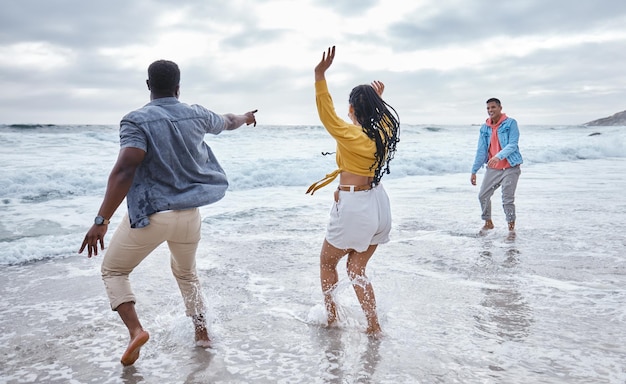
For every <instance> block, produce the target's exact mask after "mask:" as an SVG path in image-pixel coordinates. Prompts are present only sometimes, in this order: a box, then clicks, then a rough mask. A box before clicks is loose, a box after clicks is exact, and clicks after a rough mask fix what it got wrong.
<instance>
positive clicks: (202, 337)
mask: <svg viewBox="0 0 626 384" xmlns="http://www.w3.org/2000/svg"><path fill="white" fill-rule="evenodd" d="M196 346H197V347H202V348H211V339H210V338H209V333H208V331H207V329H206V327H196Z"/></svg>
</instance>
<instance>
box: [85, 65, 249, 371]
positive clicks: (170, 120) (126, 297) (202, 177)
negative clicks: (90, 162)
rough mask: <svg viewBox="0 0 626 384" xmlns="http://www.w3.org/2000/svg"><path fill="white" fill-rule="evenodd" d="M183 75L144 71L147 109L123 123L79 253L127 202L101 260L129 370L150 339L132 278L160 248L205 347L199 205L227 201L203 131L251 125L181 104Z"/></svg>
mask: <svg viewBox="0 0 626 384" xmlns="http://www.w3.org/2000/svg"><path fill="white" fill-rule="evenodd" d="M179 82H180V70H179V68H178V65H176V63H174V62H172V61H168V60H158V61H155V62H154V63H152V64H151V65H150V66H149V67H148V80H146V83H147V85H148V89H149V90H150V103H148V104H146V105H145V106H143V107H142V108H139V109H137V110H135V111H132V112H130V113H128V114H127V115H126V116H124V118H123V119H122V122H121V123H120V152H119V155H118V158H117V162H116V163H115V165H114V166H113V169H112V170H111V173H110V175H109V180H108V184H107V188H106V192H105V195H104V200H103V202H102V204H101V206H100V209H99V210H98V215H97V216H96V218H95V220H94V224H93V226H92V227H91V229H89V231H88V232H87V234H86V235H85V239H84V240H83V244H82V246H81V248H80V250H79V251H78V252H79V253H82V252H83V250H84V249H85V247H86V248H87V252H88V257H91V256H92V254H94V255H97V254H98V244H100V249H104V235H105V234H106V232H107V228H108V224H109V219H110V218H111V216H113V213H114V212H115V211H116V210H117V208H118V207H119V205H120V204H121V203H122V201H123V200H124V199H125V198H126V205H127V207H128V213H127V214H126V215H125V217H124V219H123V220H122V222H121V223H120V224H119V225H118V227H117V229H116V231H115V233H114V234H113V237H112V238H111V242H110V244H109V247H108V249H107V251H106V253H105V255H104V259H103V260H102V267H101V271H102V280H103V281H104V285H105V288H106V292H107V295H108V297H109V302H110V305H111V309H112V310H114V311H117V313H118V315H119V316H120V318H121V319H122V321H123V322H124V324H125V325H126V327H127V328H128V332H129V335H130V341H129V343H128V347H127V348H126V351H125V352H124V353H123V354H122V358H121V359H120V361H121V363H122V364H123V365H125V366H126V365H132V364H133V363H134V362H135V361H136V360H137V359H138V358H139V351H140V349H141V347H142V346H143V345H144V344H145V343H146V342H147V341H148V339H149V338H150V335H149V334H148V332H147V331H145V330H144V329H143V327H142V325H141V323H140V322H139V318H138V316H137V312H136V311H135V301H136V298H135V295H134V293H133V291H132V289H131V286H130V280H129V275H130V273H131V272H132V271H133V270H134V269H135V268H136V267H137V266H138V265H139V263H141V261H142V260H143V259H144V258H145V257H146V256H148V255H149V254H150V253H151V252H152V251H153V250H154V249H156V248H157V247H158V246H159V245H160V244H162V243H163V242H167V245H168V247H169V250H170V252H171V257H170V259H171V263H170V265H171V270H172V273H173V274H174V277H175V278H176V282H177V283H178V287H179V289H180V292H181V294H182V297H183V302H184V304H185V310H186V311H185V312H186V315H187V316H189V317H191V319H192V321H193V324H194V328H195V342H196V345H198V346H200V347H210V342H211V341H210V339H209V334H208V330H207V324H206V319H205V304H204V300H203V298H202V290H201V286H200V281H199V279H198V275H197V272H196V250H197V248H198V243H199V241H200V225H201V222H202V220H201V217H200V211H199V209H198V207H201V206H203V205H207V204H211V203H214V202H216V201H218V200H220V199H221V198H222V197H224V194H225V192H226V189H227V188H228V180H227V178H226V174H225V173H224V171H223V169H222V167H221V166H220V164H219V163H218V161H217V159H216V158H215V155H214V154H213V152H212V151H211V148H210V147H209V145H208V144H207V143H206V142H205V141H204V137H205V135H206V134H207V133H211V134H218V133H220V132H222V131H223V130H233V129H237V128H239V127H240V126H242V125H243V124H246V125H250V124H254V125H255V126H256V119H255V116H254V114H255V113H256V112H257V111H256V110H254V111H251V112H246V113H244V114H242V115H235V114H232V113H227V114H223V115H222V114H217V113H215V112H212V111H210V110H208V109H206V108H204V107H203V106H200V105H197V104H194V105H188V104H185V103H181V102H180V101H178V97H179V95H180V85H179Z"/></svg>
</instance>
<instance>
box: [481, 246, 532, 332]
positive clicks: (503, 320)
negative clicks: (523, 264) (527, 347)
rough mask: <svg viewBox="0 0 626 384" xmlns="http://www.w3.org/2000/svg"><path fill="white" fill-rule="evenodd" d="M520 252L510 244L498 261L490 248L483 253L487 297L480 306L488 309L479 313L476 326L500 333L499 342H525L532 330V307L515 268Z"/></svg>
mask: <svg viewBox="0 0 626 384" xmlns="http://www.w3.org/2000/svg"><path fill="white" fill-rule="evenodd" d="M519 255H520V252H519V251H518V250H517V249H516V248H515V247H510V248H508V249H506V250H505V252H504V255H503V256H504V259H503V260H502V261H501V262H497V261H496V260H494V259H496V257H495V256H494V255H493V254H492V252H491V251H489V250H483V251H482V252H481V254H480V258H481V260H480V261H481V265H482V267H483V268H484V270H485V274H484V276H483V277H484V282H485V283H487V284H488V287H486V288H483V289H482V291H483V292H484V294H485V296H484V298H483V300H482V301H481V305H482V306H483V307H484V308H485V311H483V312H481V313H479V314H477V315H476V316H475V319H476V327H477V328H478V329H479V330H481V331H482V332H484V333H486V334H491V335H495V336H497V341H498V342H499V343H503V342H505V341H523V340H524V339H525V338H526V337H527V336H528V335H529V333H530V327H531V325H532V323H533V313H532V308H531V307H530V305H529V304H528V301H526V299H525V298H524V296H523V295H522V293H521V292H520V290H519V289H518V285H519V283H518V280H517V279H516V276H515V267H516V266H517V265H518V264H519Z"/></svg>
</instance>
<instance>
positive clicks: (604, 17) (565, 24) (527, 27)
mask: <svg viewBox="0 0 626 384" xmlns="http://www.w3.org/2000/svg"><path fill="white" fill-rule="evenodd" d="M437 4H438V5H437V7H438V8H437V12H436V13H435V14H434V15H433V16H430V17H425V16H424V15H422V13H420V12H419V11H416V12H414V13H412V14H410V15H407V16H406V17H405V18H404V20H403V21H401V22H397V23H395V24H393V25H390V26H389V28H388V34H387V35H388V39H389V42H390V43H391V44H393V46H394V48H396V49H397V50H399V51H407V50H408V51H411V50H415V49H423V48H429V47H435V46H441V45H449V44H465V43H467V42H470V41H476V40H481V39H485V38H489V37H493V36H502V35H504V36H520V35H532V36H540V35H544V34H545V35H550V34H558V33H571V32H578V31H581V30H586V29H591V28H600V27H603V26H609V25H620V23H623V22H624V21H625V17H626V2H618V1H611V2H602V3H601V5H598V2H591V1H567V0H553V1H550V2H547V1H525V2H517V1H516V2H513V1H508V2H493V1H485V0H481V1H472V2H467V3H463V5H462V6H461V5H458V4H456V3H455V4H452V3H445V2H443V3H441V2H440V3H437Z"/></svg>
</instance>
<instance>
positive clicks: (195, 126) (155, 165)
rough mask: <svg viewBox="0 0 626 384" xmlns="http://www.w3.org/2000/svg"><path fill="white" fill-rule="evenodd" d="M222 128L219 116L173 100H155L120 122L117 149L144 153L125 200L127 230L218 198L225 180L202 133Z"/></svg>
mask: <svg viewBox="0 0 626 384" xmlns="http://www.w3.org/2000/svg"><path fill="white" fill-rule="evenodd" d="M224 127H225V121H224V118H223V116H222V115H219V114H216V113H214V112H212V111H209V110H208V109H206V108H204V107H202V106H200V105H188V104H184V103H181V102H180V101H178V99H177V98H175V97H166V98H160V99H155V100H153V101H151V102H150V103H148V104H146V105H145V106H144V107H142V108H140V109H137V110H135V111H132V112H130V113H129V114H127V115H126V116H124V117H123V118H122V121H121V123H120V147H121V148H128V147H132V148H139V149H142V150H144V151H145V152H146V154H145V157H144V159H143V161H142V163H141V164H140V165H139V167H138V168H137V170H136V172H135V176H134V178H133V183H132V185H131V187H130V190H129V191H128V195H127V196H126V203H127V206H128V216H129V219H130V226H131V227H132V228H142V227H145V226H147V225H148V224H150V220H149V216H150V215H152V214H154V213H156V212H160V211H166V210H181V209H190V208H196V207H200V206H203V205H207V204H211V203H214V202H216V201H218V200H220V199H221V198H222V197H224V195H225V193H226V189H227V188H228V180H227V178H226V174H225V173H224V170H223V169H222V167H221V166H220V164H219V163H218V161H217V159H216V158H215V155H214V154H213V152H212V151H211V148H210V147H209V145H208V144H207V143H206V142H205V141H204V137H205V135H206V134H207V133H212V134H219V133H220V132H222V130H223V129H224Z"/></svg>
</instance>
